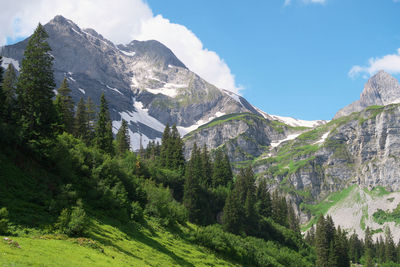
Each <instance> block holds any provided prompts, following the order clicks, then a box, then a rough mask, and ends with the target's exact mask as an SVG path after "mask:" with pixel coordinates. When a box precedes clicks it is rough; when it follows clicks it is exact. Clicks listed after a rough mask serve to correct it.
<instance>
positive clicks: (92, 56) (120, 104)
mask: <svg viewBox="0 0 400 267" xmlns="http://www.w3.org/2000/svg"><path fill="white" fill-rule="evenodd" d="M44 27H45V30H46V31H47V33H48V34H49V39H48V43H49V44H50V46H51V48H52V52H51V53H52V55H53V56H54V76H55V80H56V83H57V86H59V85H60V83H61V81H62V80H63V78H64V77H67V79H68V82H69V86H70V88H71V90H72V97H73V99H74V101H75V102H76V103H77V102H78V101H79V99H80V98H81V97H84V98H87V97H91V98H92V100H93V101H94V102H95V103H96V104H98V103H99V99H100V95H101V93H103V92H104V94H105V96H106V98H107V100H108V102H109V109H110V113H111V119H112V120H113V126H114V127H113V128H114V129H113V130H114V133H116V131H117V130H118V128H119V127H120V125H121V119H125V120H126V121H128V123H129V132H130V136H131V145H132V148H133V149H138V148H139V146H140V143H142V144H143V145H144V146H146V144H147V143H148V142H149V140H158V141H160V138H161V136H162V132H163V130H164V127H165V125H166V124H167V123H168V124H170V125H172V124H176V125H177V126H178V130H179V131H180V133H181V134H182V135H185V134H187V133H189V132H190V131H193V130H195V129H197V128H198V127H199V126H200V125H203V124H205V123H208V122H210V121H211V120H212V119H215V118H217V117H220V116H223V115H227V114H233V113H244V112H248V113H251V114H256V115H260V116H266V115H265V113H263V112H262V111H260V110H258V109H257V108H255V107H254V106H252V105H251V104H250V103H249V102H248V101H246V99H244V98H243V97H241V96H239V95H237V94H234V93H232V92H230V91H227V90H223V89H220V88H217V87H216V86H214V85H212V84H210V83H208V82H207V81H205V80H204V79H202V78H201V77H199V76H198V75H197V74H195V73H193V72H192V71H190V70H189V69H188V68H187V67H186V66H185V65H184V64H183V63H182V62H181V61H180V60H179V59H178V58H177V57H176V56H175V55H174V53H173V52H172V51H171V50H170V49H169V48H167V47H166V46H165V45H163V44H161V43H160V42H158V41H155V40H149V41H137V40H133V41H132V42H130V43H129V44H126V45H123V44H120V45H115V44H113V43H112V42H111V41H109V40H107V39H105V38H104V37H103V36H102V35H100V34H98V33H97V32H96V31H95V30H93V29H81V28H80V27H79V26H78V25H76V24H75V23H74V22H72V21H71V20H68V19H66V18H64V17H62V16H56V17H55V18H54V19H52V20H51V21H50V22H49V23H47V24H46V25H45V26H44ZM27 42H28V39H26V40H24V41H22V42H19V43H17V44H14V45H9V46H5V47H4V48H2V51H1V55H2V56H3V57H4V62H3V66H7V64H9V63H13V64H14V66H15V67H16V68H17V69H19V65H20V64H21V60H22V58H23V52H24V49H25V47H26V45H27ZM262 114H263V115H262ZM268 118H269V119H270V120H278V121H279V120H280V119H279V118H272V117H268Z"/></svg>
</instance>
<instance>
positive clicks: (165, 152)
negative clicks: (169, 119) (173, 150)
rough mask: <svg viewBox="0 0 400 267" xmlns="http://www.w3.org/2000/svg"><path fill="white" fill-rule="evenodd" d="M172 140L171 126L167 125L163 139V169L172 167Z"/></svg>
mask: <svg viewBox="0 0 400 267" xmlns="http://www.w3.org/2000/svg"><path fill="white" fill-rule="evenodd" d="M170 138H171V130H170V127H169V124H168V123H167V124H166V125H165V128H164V132H163V135H162V138H161V152H160V165H161V166H162V167H167V166H168V165H170V156H171V155H169V145H170ZM196 147H197V145H196ZM192 153H193V152H192Z"/></svg>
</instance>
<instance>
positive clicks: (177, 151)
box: [168, 124, 185, 170]
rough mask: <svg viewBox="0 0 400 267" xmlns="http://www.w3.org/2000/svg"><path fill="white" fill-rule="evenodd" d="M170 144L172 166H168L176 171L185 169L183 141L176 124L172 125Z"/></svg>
mask: <svg viewBox="0 0 400 267" xmlns="http://www.w3.org/2000/svg"><path fill="white" fill-rule="evenodd" d="M169 142H170V144H169V147H168V151H169V154H170V155H171V160H170V164H168V167H169V168H172V169H175V170H179V169H183V167H184V165H185V156H184V155H183V141H182V139H181V136H180V134H179V132H178V129H177V128H176V125H175V124H174V125H172V129H171V138H170V141H169Z"/></svg>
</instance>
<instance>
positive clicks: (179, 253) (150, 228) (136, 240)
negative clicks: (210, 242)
mask: <svg viewBox="0 0 400 267" xmlns="http://www.w3.org/2000/svg"><path fill="white" fill-rule="evenodd" d="M120 227H121V228H122V229H123V230H121V229H120V228H119V227H115V226H111V225H110V224H106V223H104V222H100V221H98V220H95V219H92V220H91V226H90V230H89V233H88V236H90V238H86V239H83V238H67V237H66V236H62V235H59V236H56V235H44V236H29V237H12V236H11V237H9V238H11V239H12V240H14V241H16V242H18V244H19V245H20V247H21V248H16V247H13V246H11V245H9V244H8V243H7V242H6V241H4V239H3V238H4V237H1V239H2V241H0V265H1V266H27V265H33V266H39V265H40V266H110V265H112V266H171V265H181V266H207V265H208V266H210V265H218V266H234V265H235V264H233V263H231V262H229V261H226V260H224V259H222V258H218V257H217V256H215V255H214V254H212V253H210V252H209V251H208V250H207V249H205V248H202V247H199V246H196V245H193V244H192V243H190V241H189V240H186V239H185V237H184V236H185V232H186V233H187V232H188V231H190V230H192V228H191V227H193V226H188V227H181V228H180V229H177V232H171V231H168V230H165V229H163V228H161V227H159V226H158V224H157V223H156V222H152V221H149V224H147V226H146V227H140V229H133V228H131V229H129V228H124V227H123V226H120Z"/></svg>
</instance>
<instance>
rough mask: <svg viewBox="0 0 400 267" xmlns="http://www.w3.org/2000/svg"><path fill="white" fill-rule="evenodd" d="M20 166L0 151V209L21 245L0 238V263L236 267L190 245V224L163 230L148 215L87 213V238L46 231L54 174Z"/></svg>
mask: <svg viewBox="0 0 400 267" xmlns="http://www.w3.org/2000/svg"><path fill="white" fill-rule="evenodd" d="M24 165H25V167H26V168H25V171H24V170H21V169H20V168H18V167H17V166H16V165H15V164H14V163H13V162H11V161H10V160H9V159H8V158H7V157H6V156H4V155H3V154H1V153H0V207H7V209H8V211H9V213H10V216H9V218H10V222H11V227H10V231H11V233H12V235H11V236H7V237H8V238H11V239H12V240H14V241H16V242H18V244H19V245H20V247H21V248H16V247H13V246H11V245H9V244H8V243H7V242H6V241H4V238H5V236H1V237H0V266H28V265H29V266H110V265H112V266H132V265H133V266H147V265H149V266H171V265H182V266H202V265H219V266H233V265H235V264H233V263H231V262H230V261H227V260H224V259H222V258H221V257H218V256H216V255H215V254H213V253H212V252H210V251H209V250H207V249H205V248H203V247H200V246H197V245H195V244H193V243H191V241H190V239H189V232H190V231H195V226H194V225H188V226H179V227H176V228H175V229H168V228H167V229H165V228H163V227H161V226H160V225H159V224H158V223H157V222H156V221H154V220H150V219H147V220H146V221H145V222H143V223H141V224H129V225H121V224H120V223H119V222H118V221H116V220H112V219H110V218H104V217H102V215H101V214H96V213H93V212H89V215H90V226H89V229H88V232H87V234H86V236H87V238H85V239H82V238H67V237H66V236H63V235H46V232H49V231H48V229H49V225H51V224H52V223H54V221H55V220H56V216H54V218H52V216H51V215H50V213H49V212H48V209H49V208H48V207H49V203H50V202H49V201H50V194H51V190H49V189H48V188H51V185H50V186H49V183H50V182H51V181H54V179H59V178H58V177H57V175H54V174H50V173H48V172H46V171H44V170H43V169H41V168H40V166H39V165H36V164H35V163H30V164H24ZM32 202H39V203H42V205H38V204H33V203H32ZM50 231H51V230H50Z"/></svg>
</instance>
